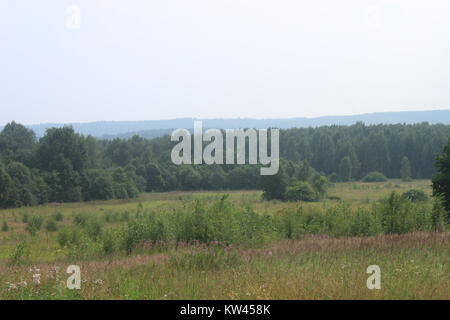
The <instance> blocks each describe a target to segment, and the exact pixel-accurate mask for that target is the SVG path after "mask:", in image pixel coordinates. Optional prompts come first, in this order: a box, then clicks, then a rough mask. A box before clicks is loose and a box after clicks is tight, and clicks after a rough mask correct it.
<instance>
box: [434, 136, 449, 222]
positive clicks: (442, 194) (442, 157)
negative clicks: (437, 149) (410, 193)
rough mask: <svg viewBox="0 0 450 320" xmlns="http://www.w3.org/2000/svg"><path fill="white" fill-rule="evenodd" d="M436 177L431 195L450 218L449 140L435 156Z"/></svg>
mask: <svg viewBox="0 0 450 320" xmlns="http://www.w3.org/2000/svg"><path fill="white" fill-rule="evenodd" d="M436 166H437V172H438V173H437V175H436V176H435V177H434V178H433V195H434V196H436V197H439V199H440V201H442V204H443V205H444V207H445V209H446V210H447V212H448V215H449V217H450V138H449V139H448V141H447V144H446V145H445V146H444V148H443V150H442V153H441V154H439V155H437V156H436Z"/></svg>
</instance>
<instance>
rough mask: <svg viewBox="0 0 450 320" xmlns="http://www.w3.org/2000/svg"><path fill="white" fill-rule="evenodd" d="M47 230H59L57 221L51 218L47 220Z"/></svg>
mask: <svg viewBox="0 0 450 320" xmlns="http://www.w3.org/2000/svg"><path fill="white" fill-rule="evenodd" d="M45 230H47V231H48V232H55V231H56V230H58V226H57V225H56V221H55V220H53V219H51V220H48V221H47V224H46V225H45Z"/></svg>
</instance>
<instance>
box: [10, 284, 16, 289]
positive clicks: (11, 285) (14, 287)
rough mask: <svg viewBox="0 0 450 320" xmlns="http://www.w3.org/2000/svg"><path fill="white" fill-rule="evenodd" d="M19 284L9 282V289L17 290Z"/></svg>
mask: <svg viewBox="0 0 450 320" xmlns="http://www.w3.org/2000/svg"><path fill="white" fill-rule="evenodd" d="M16 289H17V286H16V285H15V284H14V283H9V290H16Z"/></svg>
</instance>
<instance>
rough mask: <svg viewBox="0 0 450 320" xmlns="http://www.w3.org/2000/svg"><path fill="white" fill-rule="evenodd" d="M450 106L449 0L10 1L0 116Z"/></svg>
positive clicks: (30, 118) (1, 23) (1, 56)
mask: <svg viewBox="0 0 450 320" xmlns="http://www.w3.org/2000/svg"><path fill="white" fill-rule="evenodd" d="M70 5H76V6H78V8H79V9H80V13H81V15H80V16H81V24H80V29H70V28H68V26H67V23H68V22H70V23H71V24H70V23H69V25H71V26H73V25H74V24H73V23H74V21H75V22H76V19H75V20H73V19H70V17H71V14H70V13H69V12H68V7H69V6H70ZM72 17H73V16H72ZM75 25H76V23H75ZM445 108H446V109H449V108H450V1H448V0H441V1H440V0H430V1H423V0H379V1H375V0H371V1H368V0H366V1H365V0H339V1H336V0H318V1H309V0H307V1H306V0H305V1H302V0H145V1H144V0H129V1H124V0H71V1H66V0H39V1H30V0H0V124H4V123H6V122H9V121H11V120H16V121H19V122H22V123H25V124H33V123H42V122H85V121H96V120H145V119H168V118H176V117H201V118H216V117H233V118H234V117H255V118H275V117H276V118H279V117H303V116H307V117H311V116H320V115H338V114H357V113H365V112H377V111H402V110H431V109H445Z"/></svg>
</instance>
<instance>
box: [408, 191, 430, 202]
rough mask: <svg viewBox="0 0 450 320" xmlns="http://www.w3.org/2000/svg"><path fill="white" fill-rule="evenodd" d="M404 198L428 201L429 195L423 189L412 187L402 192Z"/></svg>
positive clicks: (413, 200) (414, 200)
mask: <svg viewBox="0 0 450 320" xmlns="http://www.w3.org/2000/svg"><path fill="white" fill-rule="evenodd" d="M402 198H403V199H408V200H410V201H412V202H425V201H428V196H427V195H426V194H425V192H424V191H423V190H418V189H411V190H408V191H406V192H404V193H403V194H402Z"/></svg>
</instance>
